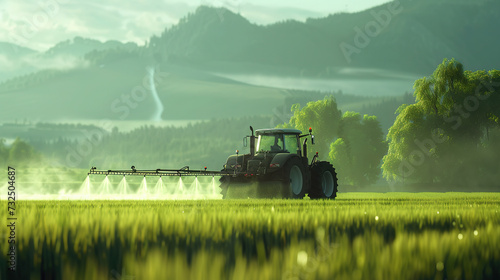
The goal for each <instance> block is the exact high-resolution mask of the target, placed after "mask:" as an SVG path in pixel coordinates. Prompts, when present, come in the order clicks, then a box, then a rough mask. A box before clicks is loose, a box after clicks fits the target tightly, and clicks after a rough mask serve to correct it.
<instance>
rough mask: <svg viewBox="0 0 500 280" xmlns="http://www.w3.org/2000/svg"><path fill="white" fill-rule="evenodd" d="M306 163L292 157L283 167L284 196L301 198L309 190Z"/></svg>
mask: <svg viewBox="0 0 500 280" xmlns="http://www.w3.org/2000/svg"><path fill="white" fill-rule="evenodd" d="M306 175H307V174H306V170H305V167H304V164H303V163H302V162H301V161H300V160H299V159H298V158H291V159H290V160H288V162H287V163H286V164H285V166H284V168H283V197H284V198H295V199H301V198H303V197H304V195H305V194H306V192H307V190H308V184H307V182H308V180H307V178H306Z"/></svg>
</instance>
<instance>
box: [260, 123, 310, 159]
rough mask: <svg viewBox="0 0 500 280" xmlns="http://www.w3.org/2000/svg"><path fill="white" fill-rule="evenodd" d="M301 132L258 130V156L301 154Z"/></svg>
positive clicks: (293, 130)
mask: <svg viewBox="0 0 500 280" xmlns="http://www.w3.org/2000/svg"><path fill="white" fill-rule="evenodd" d="M300 133H301V131H300V130H297V129H261V130H256V131H255V134H256V138H257V139H256V140H257V145H256V148H255V153H256V154H261V153H292V154H298V155H300V154H301V149H300V141H299V137H300Z"/></svg>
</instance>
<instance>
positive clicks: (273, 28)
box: [149, 0, 500, 76]
mask: <svg viewBox="0 0 500 280" xmlns="http://www.w3.org/2000/svg"><path fill="white" fill-rule="evenodd" d="M390 7H395V8H394V10H395V11H396V13H391V11H390V9H391V8H390ZM220 15H222V17H221V16H220ZM386 15H389V18H388V19H387V17H386ZM385 23H387V24H385ZM377 25H378V26H379V27H378V28H377ZM498 26H500V1H476V2H470V1H454V0H441V1H431V0H421V1H410V0H405V1H396V2H391V3H388V4H384V5H380V6H378V7H374V8H371V9H368V10H366V11H362V12H358V13H353V14H345V13H341V14H334V15H330V16H328V17H326V18H318V19H308V20H307V21H306V22H305V23H302V22H297V21H293V20H290V21H285V22H280V23H276V24H272V25H267V26H259V25H255V24H251V23H250V22H248V21H247V20H246V19H245V18H244V17H243V16H242V15H239V14H235V13H233V12H231V11H229V10H226V9H223V8H211V7H204V6H202V7H199V8H198V9H197V10H196V12H195V13H193V14H189V15H188V16H187V17H185V18H184V19H182V20H181V21H180V22H179V24H178V25H176V26H174V27H172V28H170V29H166V30H165V31H164V32H163V33H162V34H161V36H159V37H156V36H153V37H152V38H151V40H150V44H149V48H150V49H151V50H152V51H154V52H156V53H160V54H162V55H163V57H164V58H165V57H170V58H171V59H175V60H176V61H187V62H191V63H192V62H195V63H206V62H213V61H225V62H228V61H230V62H235V63H237V62H251V63H261V64H264V65H279V66H287V67H293V68H296V69H299V70H304V71H307V72H311V74H312V75H322V76H324V75H326V74H328V73H327V72H328V71H331V70H333V71H334V70H335V69H339V68H344V67H361V68H383V69H393V70H403V71H408V72H412V73H419V74H422V73H425V74H427V73H429V72H430V71H432V70H433V69H435V66H436V65H437V64H439V63H440V62H441V60H442V59H443V58H445V57H447V58H451V57H455V58H456V59H457V60H459V61H461V62H462V63H464V65H466V66H467V67H468V68H472V69H483V68H494V67H498V65H499V63H500V56H498V55H496V51H497V50H498V49H499V46H500V37H499V36H494V35H493V34H498V31H497V27H498ZM374 33H377V34H376V35H375V36H372V35H373V34H374ZM357 37H358V39H359V37H361V38H363V37H364V38H365V41H366V44H365V43H363V44H356V38H357ZM359 42H362V40H358V43H359ZM346 45H349V46H352V47H353V48H354V49H355V52H351V54H350V55H348V56H346V53H349V52H346V51H343V50H342V48H341V46H346Z"/></svg>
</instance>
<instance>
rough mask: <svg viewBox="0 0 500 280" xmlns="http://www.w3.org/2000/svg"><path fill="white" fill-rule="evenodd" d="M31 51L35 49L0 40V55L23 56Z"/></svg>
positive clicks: (33, 51)
mask: <svg viewBox="0 0 500 280" xmlns="http://www.w3.org/2000/svg"><path fill="white" fill-rule="evenodd" d="M33 53H36V51H35V50H32V49H29V48H25V47H22V46H19V45H16V44H12V43H8V42H0V55H2V56H18V55H20V56H23V55H28V54H33Z"/></svg>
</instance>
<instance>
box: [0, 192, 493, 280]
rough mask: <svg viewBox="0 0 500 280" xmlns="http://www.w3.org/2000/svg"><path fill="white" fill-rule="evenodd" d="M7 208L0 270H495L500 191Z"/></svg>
mask: <svg viewBox="0 0 500 280" xmlns="http://www.w3.org/2000/svg"><path fill="white" fill-rule="evenodd" d="M1 203H2V204H3V206H2V207H3V209H7V202H6V201H5V200H3V201H1ZM16 208H17V212H16V216H17V217H18V220H17V227H16V244H17V258H18V263H17V268H18V269H17V271H16V274H17V275H14V274H9V273H8V271H7V267H6V266H7V245H8V244H7V242H6V241H3V242H1V243H0V248H1V250H2V254H1V256H2V257H0V266H1V268H0V278H1V279H40V278H45V279H500V193H339V194H338V197H337V199H336V200H333V201H326V200H325V201H324V200H309V199H304V200H189V201H176V200H165V201H161V200H155V201H152V200H135V201H130V200H123V201H116V200H113V201H109V200H106V201H83V200H80V201H75V200H66V201H62V200H60V201H17V202H16ZM0 217H1V219H2V220H3V221H7V211H1V212H0ZM7 230H8V228H7V227H5V226H3V227H1V230H0V234H1V235H2V236H7V235H8V232H7ZM5 240H6V239H5ZM15 276H17V278H16V277H15Z"/></svg>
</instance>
